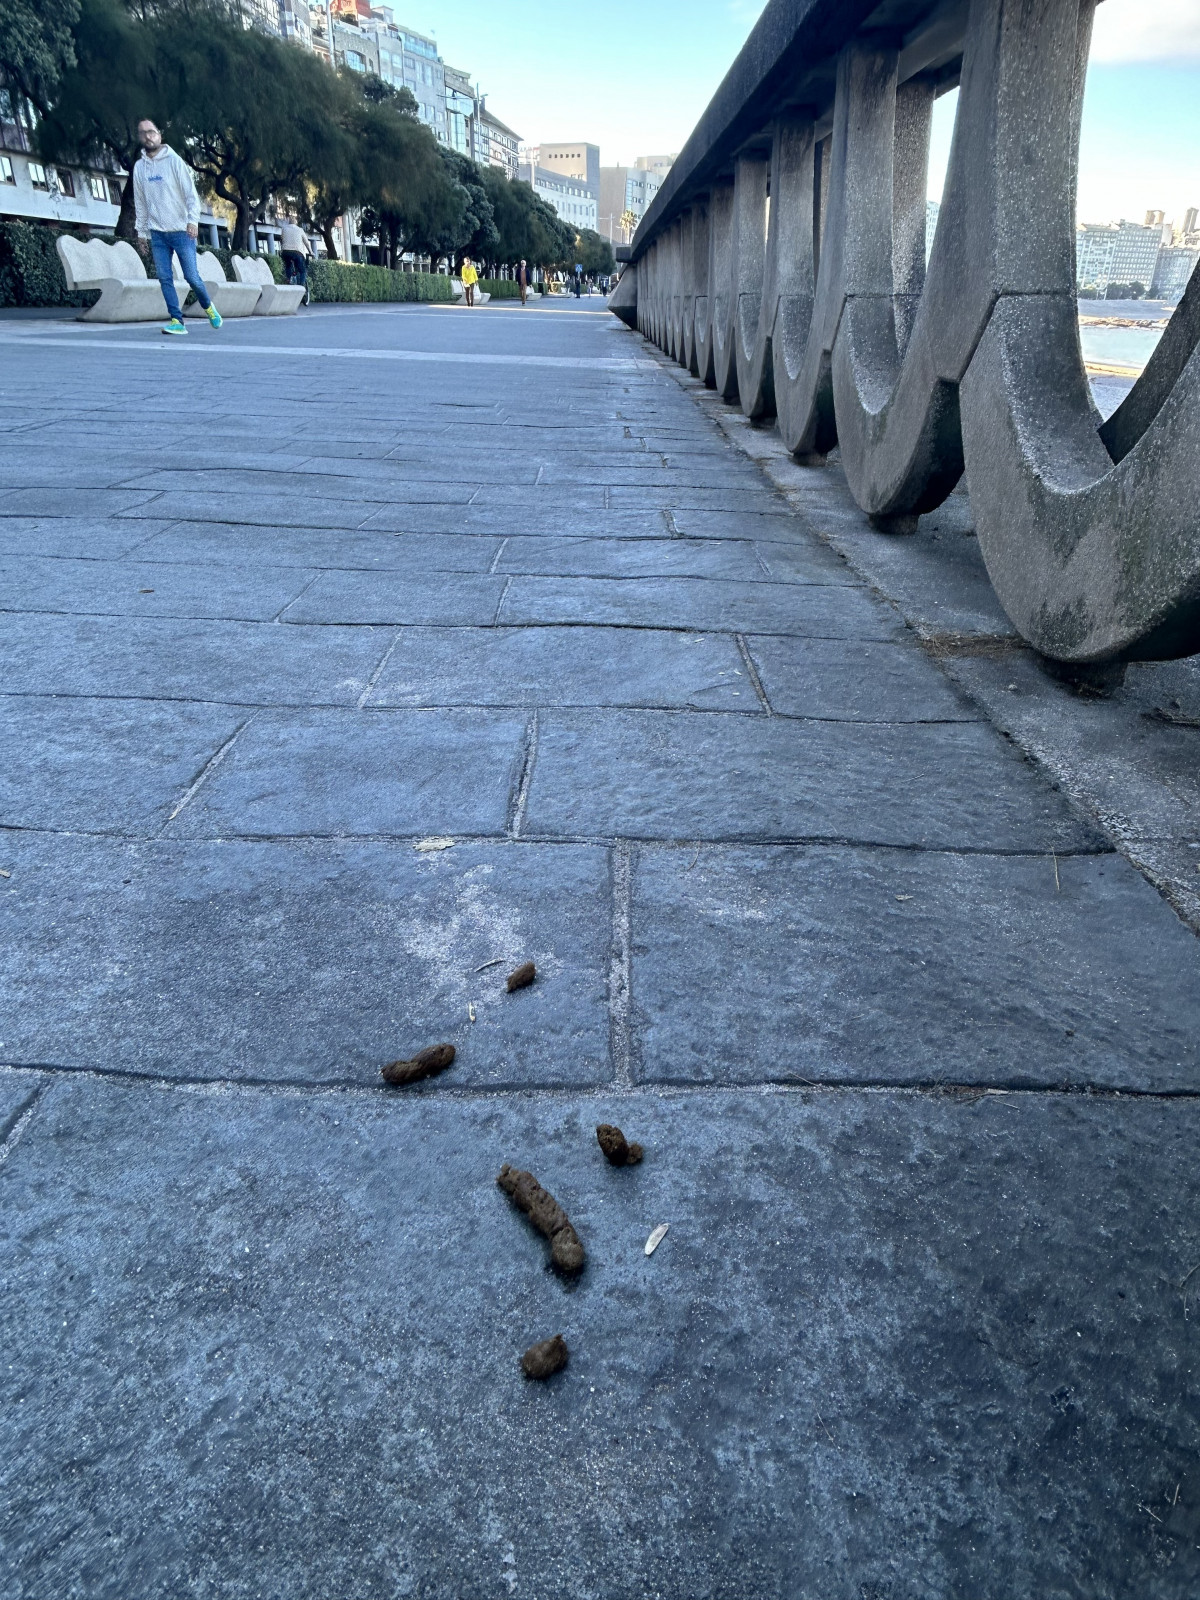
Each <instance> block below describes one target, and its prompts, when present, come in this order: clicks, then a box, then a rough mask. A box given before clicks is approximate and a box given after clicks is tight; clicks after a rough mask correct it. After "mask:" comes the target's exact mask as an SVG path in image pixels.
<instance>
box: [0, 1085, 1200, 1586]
mask: <svg viewBox="0 0 1200 1600" xmlns="http://www.w3.org/2000/svg"><path fill="white" fill-rule="evenodd" d="M613 1117H619V1120H620V1122H621V1123H622V1125H623V1126H625V1127H626V1128H627V1129H628V1130H629V1131H630V1133H632V1134H636V1135H637V1136H638V1137H639V1138H640V1140H641V1141H642V1142H643V1143H644V1144H645V1147H646V1152H647V1154H646V1159H645V1161H644V1162H643V1164H642V1166H641V1167H639V1168H636V1169H634V1170H632V1171H621V1170H614V1169H611V1168H609V1167H607V1166H606V1165H605V1163H604V1162H603V1160H602V1158H601V1156H600V1152H599V1150H598V1149H597V1147H596V1142H595V1138H594V1135H593V1131H592V1130H593V1127H594V1125H595V1123H596V1122H599V1121H601V1120H608V1119H611V1118H613ZM1198 1136H1200V1126H1198V1125H1197V1111H1196V1106H1195V1103H1194V1102H1189V1103H1185V1104H1182V1105H1179V1104H1170V1103H1165V1102H1163V1101H1161V1100H1152V1101H1147V1102H1140V1103H1134V1102H1129V1101H1124V1100H1122V1101H1115V1100H1112V1099H1107V1100H1103V1099H1102V1100H1093V1099H1087V1098H1084V1097H1067V1096H1046V1095H1022V1096H1015V1097H1009V1098H1002V1097H995V1096H981V1097H980V1098H979V1099H977V1100H976V1101H974V1102H965V1101H958V1100H954V1099H950V1098H948V1097H933V1096H921V1095H906V1094H900V1093H889V1094H879V1095H873V1096H862V1095H857V1096H856V1095H848V1094H845V1093H836V1092H828V1091H827V1092H824V1093H820V1094H811V1095H806V1094H798V1093H790V1094H778V1093H776V1094H765V1095H764V1094H760V1093H741V1094H738V1093H730V1092H726V1093H721V1092H711V1093H708V1094H691V1095H686V1096H681V1095H678V1094H674V1095H672V1094H657V1095H656V1094H633V1095H625V1096H621V1097H616V1098H614V1096H613V1095H612V1094H610V1093H605V1094H599V1095H582V1094H580V1095H576V1096H573V1097H572V1099H571V1101H570V1103H564V1102H563V1101H562V1100H561V1099H558V1098H555V1097H547V1098H543V1099H541V1100H536V1101H535V1100H533V1099H531V1098H529V1097H525V1096H521V1097H511V1096H509V1097H504V1096H499V1097H497V1096H486V1097H483V1098H481V1099H478V1100H474V1099H465V1100H464V1099H461V1098H447V1097H441V1096H433V1097H421V1098H397V1097H384V1096H380V1095H373V1094H372V1095H365V1094H360V1095H346V1094H332V1095H331V1094H312V1093H307V1094H304V1093H295V1092H288V1091H281V1092H276V1093H270V1094H264V1093H262V1092H261V1091H259V1092H248V1091H245V1090H238V1089H229V1090H224V1091H214V1090H211V1089H209V1090H196V1089H188V1088H178V1087H177V1088H169V1087H165V1086H136V1085H125V1086H121V1085H115V1084H105V1083H103V1082H102V1081H98V1080H96V1079H94V1078H87V1077H84V1078H79V1079H75V1080H74V1081H68V1082H61V1081H60V1082H57V1083H56V1084H55V1085H54V1086H53V1087H52V1088H51V1089H49V1090H48V1091H46V1092H44V1093H43V1095H42V1098H41V1100H40V1101H39V1104H38V1106H37V1108H36V1110H35V1112H34V1116H33V1118H32V1119H31V1121H30V1123H29V1124H28V1126H27V1128H26V1130H25V1132H24V1135H23V1137H22V1138H21V1140H20V1142H19V1144H18V1145H17V1146H16V1148H15V1149H14V1150H13V1151H12V1153H11V1155H10V1158H9V1160H8V1161H7V1162H5V1163H4V1165H3V1167H0V1189H2V1190H3V1210H4V1217H5V1227H4V1238H3V1241H2V1243H0V1249H2V1250H3V1258H2V1259H3V1275H4V1282H5V1286H6V1293H5V1295H4V1296H3V1298H2V1299H0V1326H2V1330H3V1342H4V1349H5V1351H6V1353H7V1354H6V1363H5V1364H6V1367H7V1369H8V1371H7V1374H6V1376H7V1379H8V1389H9V1394H10V1401H11V1403H10V1404H8V1405H7V1406H6V1407H5V1409H4V1412H3V1416H2V1420H0V1430H2V1434H3V1438H2V1448H0V1480H2V1481H3V1489H4V1492H3V1495H2V1497H0V1504H3V1506H4V1510H3V1512H2V1513H0V1516H2V1518H3V1523H2V1527H3V1540H2V1543H0V1549H2V1550H3V1554H2V1555H0V1572H2V1573H3V1577H4V1588H5V1592H6V1593H8V1594H11V1595H13V1596H14V1597H15V1600H83V1597H84V1596H86V1597H87V1600H118V1597H119V1600H127V1597H128V1596H130V1595H131V1594H136V1595H138V1596H139V1597H144V1600H175V1597H177V1596H179V1595H180V1594H187V1595H189V1596H194V1597H196V1600H215V1597H216V1596H224V1595H228V1594H230V1593H231V1592H232V1593H244V1594H246V1595H254V1594H264V1595H267V1594H283V1593H286V1594H287V1595H288V1596H289V1600H308V1597H311V1600H318V1597H320V1600H325V1597H326V1596H329V1595H333V1594H337V1595H342V1594H346V1595H366V1594H380V1595H383V1594H388V1595H391V1594H412V1595H430V1596H432V1595H443V1594H456V1595H458V1594H461V1595H477V1594H478V1595H485V1594H493V1593H497V1594H505V1593H509V1592H512V1593H517V1594H528V1595H530V1596H531V1597H535V1600H592V1597H595V1596H605V1597H607V1596H614V1597H615V1596H617V1595H626V1594H630V1593H637V1594H640V1595H647V1596H656V1597H662V1600H667V1597H671V1600H674V1597H677V1596H679V1595H688V1596H697V1597H700V1600H724V1597H726V1596H730V1595H738V1596H741V1595H747V1596H749V1595H755V1596H762V1597H769V1600H794V1597H795V1596H797V1595H807V1594H813V1595H825V1594H828V1593H831V1592H832V1593H836V1594H847V1595H856V1596H857V1595H864V1594H866V1595H887V1594H893V1595H896V1594H910V1593H913V1594H915V1593H928V1594H938V1595H950V1594H962V1595H970V1596H972V1597H977V1600H1008V1597H1010V1596H1012V1595H1014V1594H1021V1595H1035V1594H1036V1595H1038V1596H1047V1597H1050V1600H1067V1597H1069V1596H1075V1595H1079V1594H1081V1593H1086V1594H1087V1595H1088V1596H1089V1597H1090V1600H1126V1597H1127V1596H1129V1595H1133V1594H1136V1595H1138V1596H1139V1597H1141V1600H1175V1597H1178V1596H1180V1595H1183V1594H1187V1593H1190V1592H1192V1590H1193V1589H1194V1588H1195V1587H1196V1586H1197V1584H1200V1553H1198V1552H1197V1549H1196V1546H1197V1544H1200V1539H1198V1538H1197V1533H1196V1530H1197V1518H1198V1517H1200V1507H1198V1505H1197V1502H1196V1490H1195V1487H1194V1485H1193V1484H1192V1480H1191V1470H1192V1466H1193V1464H1194V1461H1195V1458H1196V1452H1197V1449H1198V1448H1200V1407H1198V1406H1197V1402H1196V1397H1195V1393H1194V1389H1193V1386H1192V1384H1191V1382H1190V1380H1189V1376H1188V1373H1189V1370H1190V1366H1191V1363H1192V1360H1193V1351H1194V1343H1195V1336H1194V1332H1193V1330H1194V1327H1195V1320H1194V1316H1192V1315H1191V1314H1190V1311H1191V1307H1190V1302H1189V1301H1188V1300H1187V1299H1186V1298H1185V1290H1184V1289H1181V1288H1180V1287H1179V1286H1180V1284H1181V1281H1182V1280H1183V1279H1184V1277H1185V1275H1186V1274H1187V1273H1188V1272H1189V1270H1190V1269H1191V1268H1192V1267H1193V1266H1194V1264H1195V1261H1196V1255H1197V1237H1196V1229H1195V1220H1194V1219H1195V1217H1196V1214H1197V1204H1198V1202H1200V1192H1198V1180H1197V1172H1196V1164H1195V1160H1194V1153H1195V1146H1196V1140H1197V1137H1198ZM504 1161H511V1162H514V1163H516V1164H518V1165H522V1166H527V1167H531V1168H533V1170H535V1172H536V1173H537V1174H538V1175H539V1176H540V1177H541V1178H542V1179H543V1181H544V1182H545V1183H546V1184H547V1185H548V1186H549V1187H551V1188H552V1190H553V1191H554V1192H555V1193H556V1195H557V1196H558V1197H559V1199H560V1200H561V1201H562V1202H563V1204H564V1205H565V1206H566V1207H567V1209H568V1211H569V1213H570V1215H571V1216H572V1218H573V1219H574V1221H575V1223H576V1226H577V1228H578V1230H579V1233H580V1235H581V1237H582V1238H583V1239H584V1241H585V1243H586V1247H587V1249H588V1252H589V1260H588V1265H587V1267H586V1269H585V1271H584V1274H583V1277H582V1280H581V1281H580V1282H579V1283H578V1285H577V1286H576V1287H575V1288H574V1289H572V1288H569V1287H566V1286H564V1285H563V1284H562V1283H561V1282H559V1281H557V1280H556V1279H555V1278H554V1276H553V1274H551V1273H550V1272H548V1271H547V1269H546V1264H545V1262H546V1250H545V1246H544V1243H543V1242H542V1241H541V1240H540V1239H539V1238H538V1237H537V1236H536V1235H535V1234H533V1232H532V1230H531V1229H529V1228H528V1226H527V1225H526V1223H525V1222H524V1221H523V1219H522V1218H520V1217H519V1216H517V1215H516V1214H515V1213H514V1212H513V1210H512V1209H511V1207H510V1205H509V1204H508V1202H507V1201H506V1200H505V1199H504V1197H503V1195H502V1194H501V1193H500V1192H499V1191H498V1189H497V1187H496V1183H495V1175H496V1172H497V1171H498V1169H499V1166H500V1164H501V1163H502V1162H504ZM314 1219H319V1223H318V1224H317V1225H314ZM660 1221H663V1222H668V1223H669V1224H670V1232H669V1233H668V1235H667V1238H666V1240H665V1242H664V1243H663V1244H662V1245H661V1246H660V1247H659V1249H658V1251H657V1253H656V1254H655V1255H654V1256H653V1257H652V1258H650V1259H647V1258H646V1256H645V1255H644V1253H643V1250H642V1243H643V1240H644V1239H645V1237H646V1235H647V1233H648V1232H649V1230H650V1228H651V1227H652V1226H653V1225H654V1224H655V1223H657V1222H660ZM557 1332H561V1333H563V1334H564V1335H565V1337H566V1340H567V1343H568V1345H569V1347H570V1350H571V1360H570V1364H569V1365H568V1367H567V1369H566V1371H565V1372H563V1373H562V1374H560V1375H559V1376H558V1377H556V1378H554V1379H552V1380H551V1381H550V1382H549V1383H546V1384H532V1383H529V1382H528V1381H526V1380H524V1379H523V1378H522V1376H521V1374H520V1370H519V1367H518V1364H517V1362H518V1357H519V1355H520V1353H521V1351H522V1350H523V1349H524V1348H525V1346H526V1345H527V1344H528V1343H530V1342H531V1341H532V1340H534V1339H539V1338H544V1337H547V1336H548V1335H549V1334H551V1333H557ZM668 1468H669V1470H668ZM1147 1508H1149V1509H1148V1510H1147ZM1151 1512H1152V1513H1153V1515H1150V1513H1151ZM618 1552H619V1554H618ZM510 1580H511V1581H510Z"/></svg>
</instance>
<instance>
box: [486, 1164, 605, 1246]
mask: <svg viewBox="0 0 1200 1600" xmlns="http://www.w3.org/2000/svg"><path fill="white" fill-rule="evenodd" d="M496 1182H497V1183H498V1184H499V1185H500V1187H501V1188H502V1189H503V1190H504V1192H505V1194H506V1195H507V1196H508V1198H509V1199H510V1200H511V1201H512V1203H513V1205H515V1206H516V1207H517V1209H518V1210H519V1211H523V1212H524V1213H525V1215H526V1216H527V1217H528V1218H529V1220H530V1222H532V1223H533V1225H534V1227H535V1228H536V1229H537V1230H538V1232H539V1233H544V1234H545V1236H546V1238H547V1239H549V1241H550V1260H551V1262H552V1264H553V1266H554V1269H555V1271H556V1272H563V1273H575V1272H581V1271H582V1270H583V1264H584V1262H585V1261H586V1260H587V1256H586V1255H585V1254H584V1249H583V1246H582V1244H580V1242H579V1235H578V1234H577V1233H576V1232H575V1229H574V1228H573V1227H572V1226H571V1221H570V1218H569V1217H568V1216H567V1213H566V1212H565V1211H564V1210H563V1208H562V1207H561V1206H560V1205H559V1203H558V1201H557V1200H556V1199H555V1198H554V1196H553V1195H552V1194H551V1193H550V1192H549V1191H548V1190H547V1189H543V1188H542V1186H541V1184H540V1183H539V1182H538V1181H537V1179H536V1178H535V1177H534V1175H533V1173H532V1172H522V1171H520V1169H519V1168H517V1167H510V1166H509V1164H508V1162H507V1161H506V1162H505V1163H504V1165H503V1166H502V1167H501V1168H500V1176H499V1177H498V1178H497V1179H496Z"/></svg>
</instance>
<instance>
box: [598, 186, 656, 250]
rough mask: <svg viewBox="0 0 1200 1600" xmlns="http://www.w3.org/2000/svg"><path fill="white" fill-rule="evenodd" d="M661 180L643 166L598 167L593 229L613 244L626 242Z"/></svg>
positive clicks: (645, 210) (644, 212) (643, 214)
mask: <svg viewBox="0 0 1200 1600" xmlns="http://www.w3.org/2000/svg"><path fill="white" fill-rule="evenodd" d="M662 184H663V180H662V178H661V177H659V175H658V174H657V173H655V172H651V171H650V170H649V169H648V168H646V167H601V168H600V189H599V204H598V215H599V223H598V227H597V231H598V232H599V233H601V234H603V236H604V237H605V238H606V239H608V240H610V241H611V242H612V243H613V244H628V243H629V241H630V239H632V237H633V233H634V230H635V229H636V227H637V225H638V223H639V222H640V221H641V220H642V218H643V217H644V216H645V215H646V212H647V211H648V210H649V207H650V203H651V201H652V200H653V199H654V197H655V195H656V194H657V193H658V191H659V190H660V189H661V188H662Z"/></svg>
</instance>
